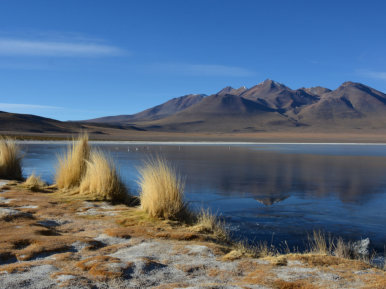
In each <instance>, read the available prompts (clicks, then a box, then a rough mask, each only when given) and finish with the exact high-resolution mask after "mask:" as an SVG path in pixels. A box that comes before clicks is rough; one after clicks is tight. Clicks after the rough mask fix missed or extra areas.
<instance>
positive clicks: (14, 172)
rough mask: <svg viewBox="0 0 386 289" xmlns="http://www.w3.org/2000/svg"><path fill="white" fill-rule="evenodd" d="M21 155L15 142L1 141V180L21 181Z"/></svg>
mask: <svg viewBox="0 0 386 289" xmlns="http://www.w3.org/2000/svg"><path fill="white" fill-rule="evenodd" d="M21 159H22V156H21V153H20V147H19V146H18V145H17V143H16V142H15V140H13V139H10V138H3V137H2V138H1V139H0V178H4V179H10V180H21V179H22V178H23V177H22V168H21Z"/></svg>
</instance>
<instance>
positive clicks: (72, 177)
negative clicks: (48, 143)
mask: <svg viewBox="0 0 386 289" xmlns="http://www.w3.org/2000/svg"><path fill="white" fill-rule="evenodd" d="M89 157H90V145H89V143H88V135H87V134H82V135H80V136H79V137H78V139H77V141H75V140H73V141H72V144H71V145H69V146H68V148H67V151H66V153H65V154H64V155H62V156H59V158H58V166H57V169H56V174H55V182H56V184H57V186H58V188H60V189H69V188H73V187H77V186H79V184H80V182H81V179H82V177H83V176H84V175H85V173H86V168H87V161H88V159H89Z"/></svg>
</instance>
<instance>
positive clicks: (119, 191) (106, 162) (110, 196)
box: [79, 151, 129, 202]
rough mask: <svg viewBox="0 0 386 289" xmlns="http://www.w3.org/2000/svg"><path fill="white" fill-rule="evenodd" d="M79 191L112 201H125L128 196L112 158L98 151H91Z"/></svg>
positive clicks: (94, 198)
mask: <svg viewBox="0 0 386 289" xmlns="http://www.w3.org/2000/svg"><path fill="white" fill-rule="evenodd" d="M79 192H80V194H82V195H87V196H90V198H92V199H93V200H105V201H112V202H127V201H128V197H129V196H128V192H127V189H126V187H125V185H124V184H123V182H122V181H121V179H120V177H119V174H118V172H117V169H116V167H115V165H114V163H113V161H112V159H111V158H108V157H106V156H105V155H104V154H103V153H102V152H100V151H92V152H91V155H90V160H89V161H87V170H86V174H85V175H84V177H83V179H82V181H81V183H80V186H79Z"/></svg>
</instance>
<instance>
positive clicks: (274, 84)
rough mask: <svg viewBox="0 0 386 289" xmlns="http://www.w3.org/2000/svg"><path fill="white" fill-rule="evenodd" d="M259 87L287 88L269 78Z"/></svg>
mask: <svg viewBox="0 0 386 289" xmlns="http://www.w3.org/2000/svg"><path fill="white" fill-rule="evenodd" d="M258 86H264V87H270V88H286V86H285V85H284V84H282V83H280V82H277V81H274V80H272V79H269V78H267V79H266V80H264V81H263V82H260V83H259V84H258Z"/></svg>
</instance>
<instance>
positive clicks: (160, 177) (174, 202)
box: [138, 158, 189, 221]
mask: <svg viewBox="0 0 386 289" xmlns="http://www.w3.org/2000/svg"><path fill="white" fill-rule="evenodd" d="M139 172H140V180H139V182H138V183H139V185H140V187H141V193H140V199H141V208H142V209H143V210H144V211H145V212H147V213H148V214H149V215H150V216H151V217H153V218H161V219H175V220H181V221H186V220H187V219H188V216H189V212H188V209H187V205H186V203H185V201H184V199H183V198H184V182H183V181H182V180H181V177H180V176H179V175H178V174H177V173H176V171H175V169H174V168H172V167H171V166H170V165H169V164H168V163H167V162H166V161H165V160H163V159H161V158H157V159H152V160H149V161H148V162H147V163H146V164H145V165H144V166H143V167H142V168H141V169H140V170H139Z"/></svg>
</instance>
